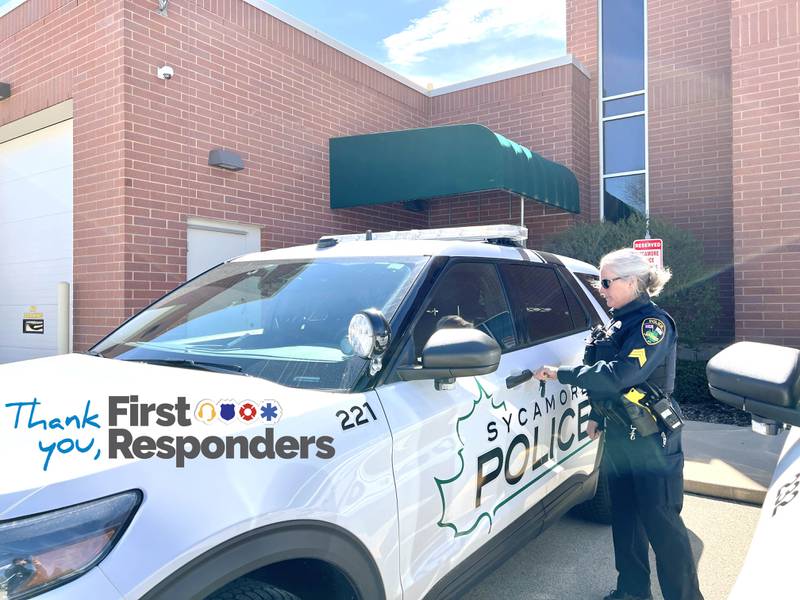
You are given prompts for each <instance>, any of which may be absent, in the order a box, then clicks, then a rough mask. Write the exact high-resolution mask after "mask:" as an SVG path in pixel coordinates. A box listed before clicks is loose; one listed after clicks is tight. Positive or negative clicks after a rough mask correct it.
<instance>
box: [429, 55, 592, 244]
mask: <svg viewBox="0 0 800 600" xmlns="http://www.w3.org/2000/svg"><path fill="white" fill-rule="evenodd" d="M588 91H589V82H588V79H587V78H586V76H585V75H584V74H583V73H582V72H581V71H580V70H579V69H578V68H577V67H575V66H574V65H566V66H562V67H556V68H553V69H547V70H545V71H538V72H535V73H530V74H527V75H522V76H520V77H513V78H510V79H504V80H502V81H497V82H493V83H488V84H484V85H480V86H476V87H472V88H468V89H465V90H460V91H456V92H451V93H448V94H442V95H440V96H434V97H433V98H432V99H431V100H432V102H431V125H447V124H451V123H480V124H481V125H485V126H486V127H488V128H489V129H491V130H492V131H495V132H497V133H499V134H501V135H503V136H505V137H507V138H509V139H511V140H514V141H515V142H517V143H518V144H521V145H523V146H525V147H527V148H530V149H531V150H533V151H534V152H536V153H538V154H540V155H542V156H543V157H545V158H547V159H549V160H552V161H555V162H559V163H561V164H564V165H566V166H568V167H570V168H571V169H572V170H573V172H575V174H576V176H577V177H578V182H579V186H580V193H581V211H582V212H585V211H587V210H588V205H587V197H588V187H589V180H588V170H589V164H588V155H587V148H586V146H585V145H582V144H581V143H580V141H581V138H580V137H577V138H576V131H575V130H576V128H577V129H580V127H581V126H582V125H585V122H586V119H587V118H588V97H587V96H588ZM583 140H584V141H585V136H584V138H583ZM576 141H577V143H576ZM476 221H478V222H481V223H509V222H510V223H514V224H516V223H519V222H520V201H519V198H518V197H517V196H512V195H511V194H509V193H507V192H484V193H478V194H468V195H464V196H460V197H455V198H443V199H438V200H434V201H432V202H431V205H430V221H429V223H430V226H431V227H443V226H447V225H453V226H456V225H467V224H474V223H475V222H476ZM574 221H575V217H574V216H573V215H572V214H571V213H566V212H564V211H562V210H560V209H557V208H552V207H548V206H545V205H543V204H541V203H539V202H536V201H533V200H527V201H526V203H525V225H526V226H527V227H528V230H529V238H528V246H529V247H531V248H541V247H542V245H543V243H544V241H545V240H546V239H547V238H548V237H549V236H552V235H553V234H555V233H558V232H559V231H563V230H564V229H566V228H567V227H569V226H570V225H571V224H572V223H574Z"/></svg>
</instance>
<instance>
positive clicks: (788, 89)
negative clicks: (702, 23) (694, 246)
mask: <svg viewBox="0 0 800 600" xmlns="http://www.w3.org/2000/svg"><path fill="white" fill-rule="evenodd" d="M732 6H733V9H732V20H731V37H730V40H731V48H732V73H733V76H732V81H733V227H734V231H733V239H734V259H735V278H736V336H737V338H738V339H747V340H757V341H768V342H771V343H777V344H786V345H790V346H795V347H800V96H798V89H800V3H798V2H797V0H793V1H785V0H784V1H763V0H760V1H755V0H735V1H734V2H733V5H732Z"/></svg>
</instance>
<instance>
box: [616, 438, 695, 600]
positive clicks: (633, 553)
mask: <svg viewBox="0 0 800 600" xmlns="http://www.w3.org/2000/svg"><path fill="white" fill-rule="evenodd" d="M677 435H678V436H679V435H680V434H677ZM639 441H640V442H644V443H630V444H627V443H626V440H620V439H617V440H610V442H611V443H610V444H609V446H610V447H608V448H607V452H606V457H607V459H608V460H609V463H610V464H609V465H608V467H609V468H608V471H607V472H608V476H609V488H610V492H611V515H612V524H611V528H612V535H613V539H614V558H615V565H616V568H617V572H618V573H619V575H618V577H617V589H618V590H622V591H625V592H627V593H629V594H632V595H636V596H642V597H647V596H649V595H650V561H649V557H648V542H649V545H650V546H652V547H653V551H654V553H655V555H656V568H657V572H658V582H659V584H660V586H661V593H662V594H663V595H664V598H665V600H702V598H703V596H702V594H701V593H700V588H699V585H698V581H697V569H696V567H695V564H694V559H693V557H692V549H691V546H690V544H689V534H688V532H687V530H686V526H685V525H684V523H683V519H681V516H680V511H681V508H682V506H683V473H682V467H683V456H682V454H681V453H680V439H678V440H670V442H671V443H670V445H671V446H673V445H674V444H676V443H677V445H678V452H677V453H675V454H672V455H671V456H672V457H675V458H679V459H680V462H679V465H680V468H679V470H678V472H677V473H676V472H672V473H669V474H667V475H666V476H665V475H664V474H663V473H657V472H652V471H651V470H650V469H647V468H646V467H643V464H644V463H647V462H650V461H641V460H639V458H641V454H639V455H638V456H637V455H634V454H632V453H637V454H638V453H639V452H641V453H643V454H644V455H645V456H646V455H647V454H649V453H650V452H659V453H660V452H663V453H664V454H667V456H668V457H670V455H669V454H668V453H669V450H670V449H669V448H665V449H663V450H661V449H660V447H661V443H660V441H661V439H660V436H658V435H656V436H652V439H649V440H646V441H645V440H639ZM614 442H618V443H614ZM660 458H661V457H660V456H659V460H660ZM650 464H652V462H650ZM676 478H677V479H676Z"/></svg>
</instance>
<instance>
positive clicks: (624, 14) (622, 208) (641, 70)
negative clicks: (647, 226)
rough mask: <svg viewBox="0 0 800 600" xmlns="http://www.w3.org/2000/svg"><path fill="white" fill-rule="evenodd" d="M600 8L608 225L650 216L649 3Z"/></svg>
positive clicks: (630, 1) (603, 1) (605, 0)
mask: <svg viewBox="0 0 800 600" xmlns="http://www.w3.org/2000/svg"><path fill="white" fill-rule="evenodd" d="M598 1H599V3H600V15H601V18H600V89H601V94H600V140H601V144H600V148H601V154H600V160H601V165H602V169H601V178H602V181H601V183H602V185H601V193H602V197H601V212H600V216H601V218H602V219H603V220H606V219H607V220H610V221H617V220H619V219H624V218H626V217H628V216H629V215H631V214H633V213H641V214H645V215H647V214H649V199H648V187H649V186H648V174H647V52H646V47H647V36H646V29H645V23H646V9H645V3H644V0H598Z"/></svg>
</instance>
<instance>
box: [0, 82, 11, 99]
mask: <svg viewBox="0 0 800 600" xmlns="http://www.w3.org/2000/svg"><path fill="white" fill-rule="evenodd" d="M9 96H11V84H10V83H0V100H5V99H6V98H8V97H9Z"/></svg>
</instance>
